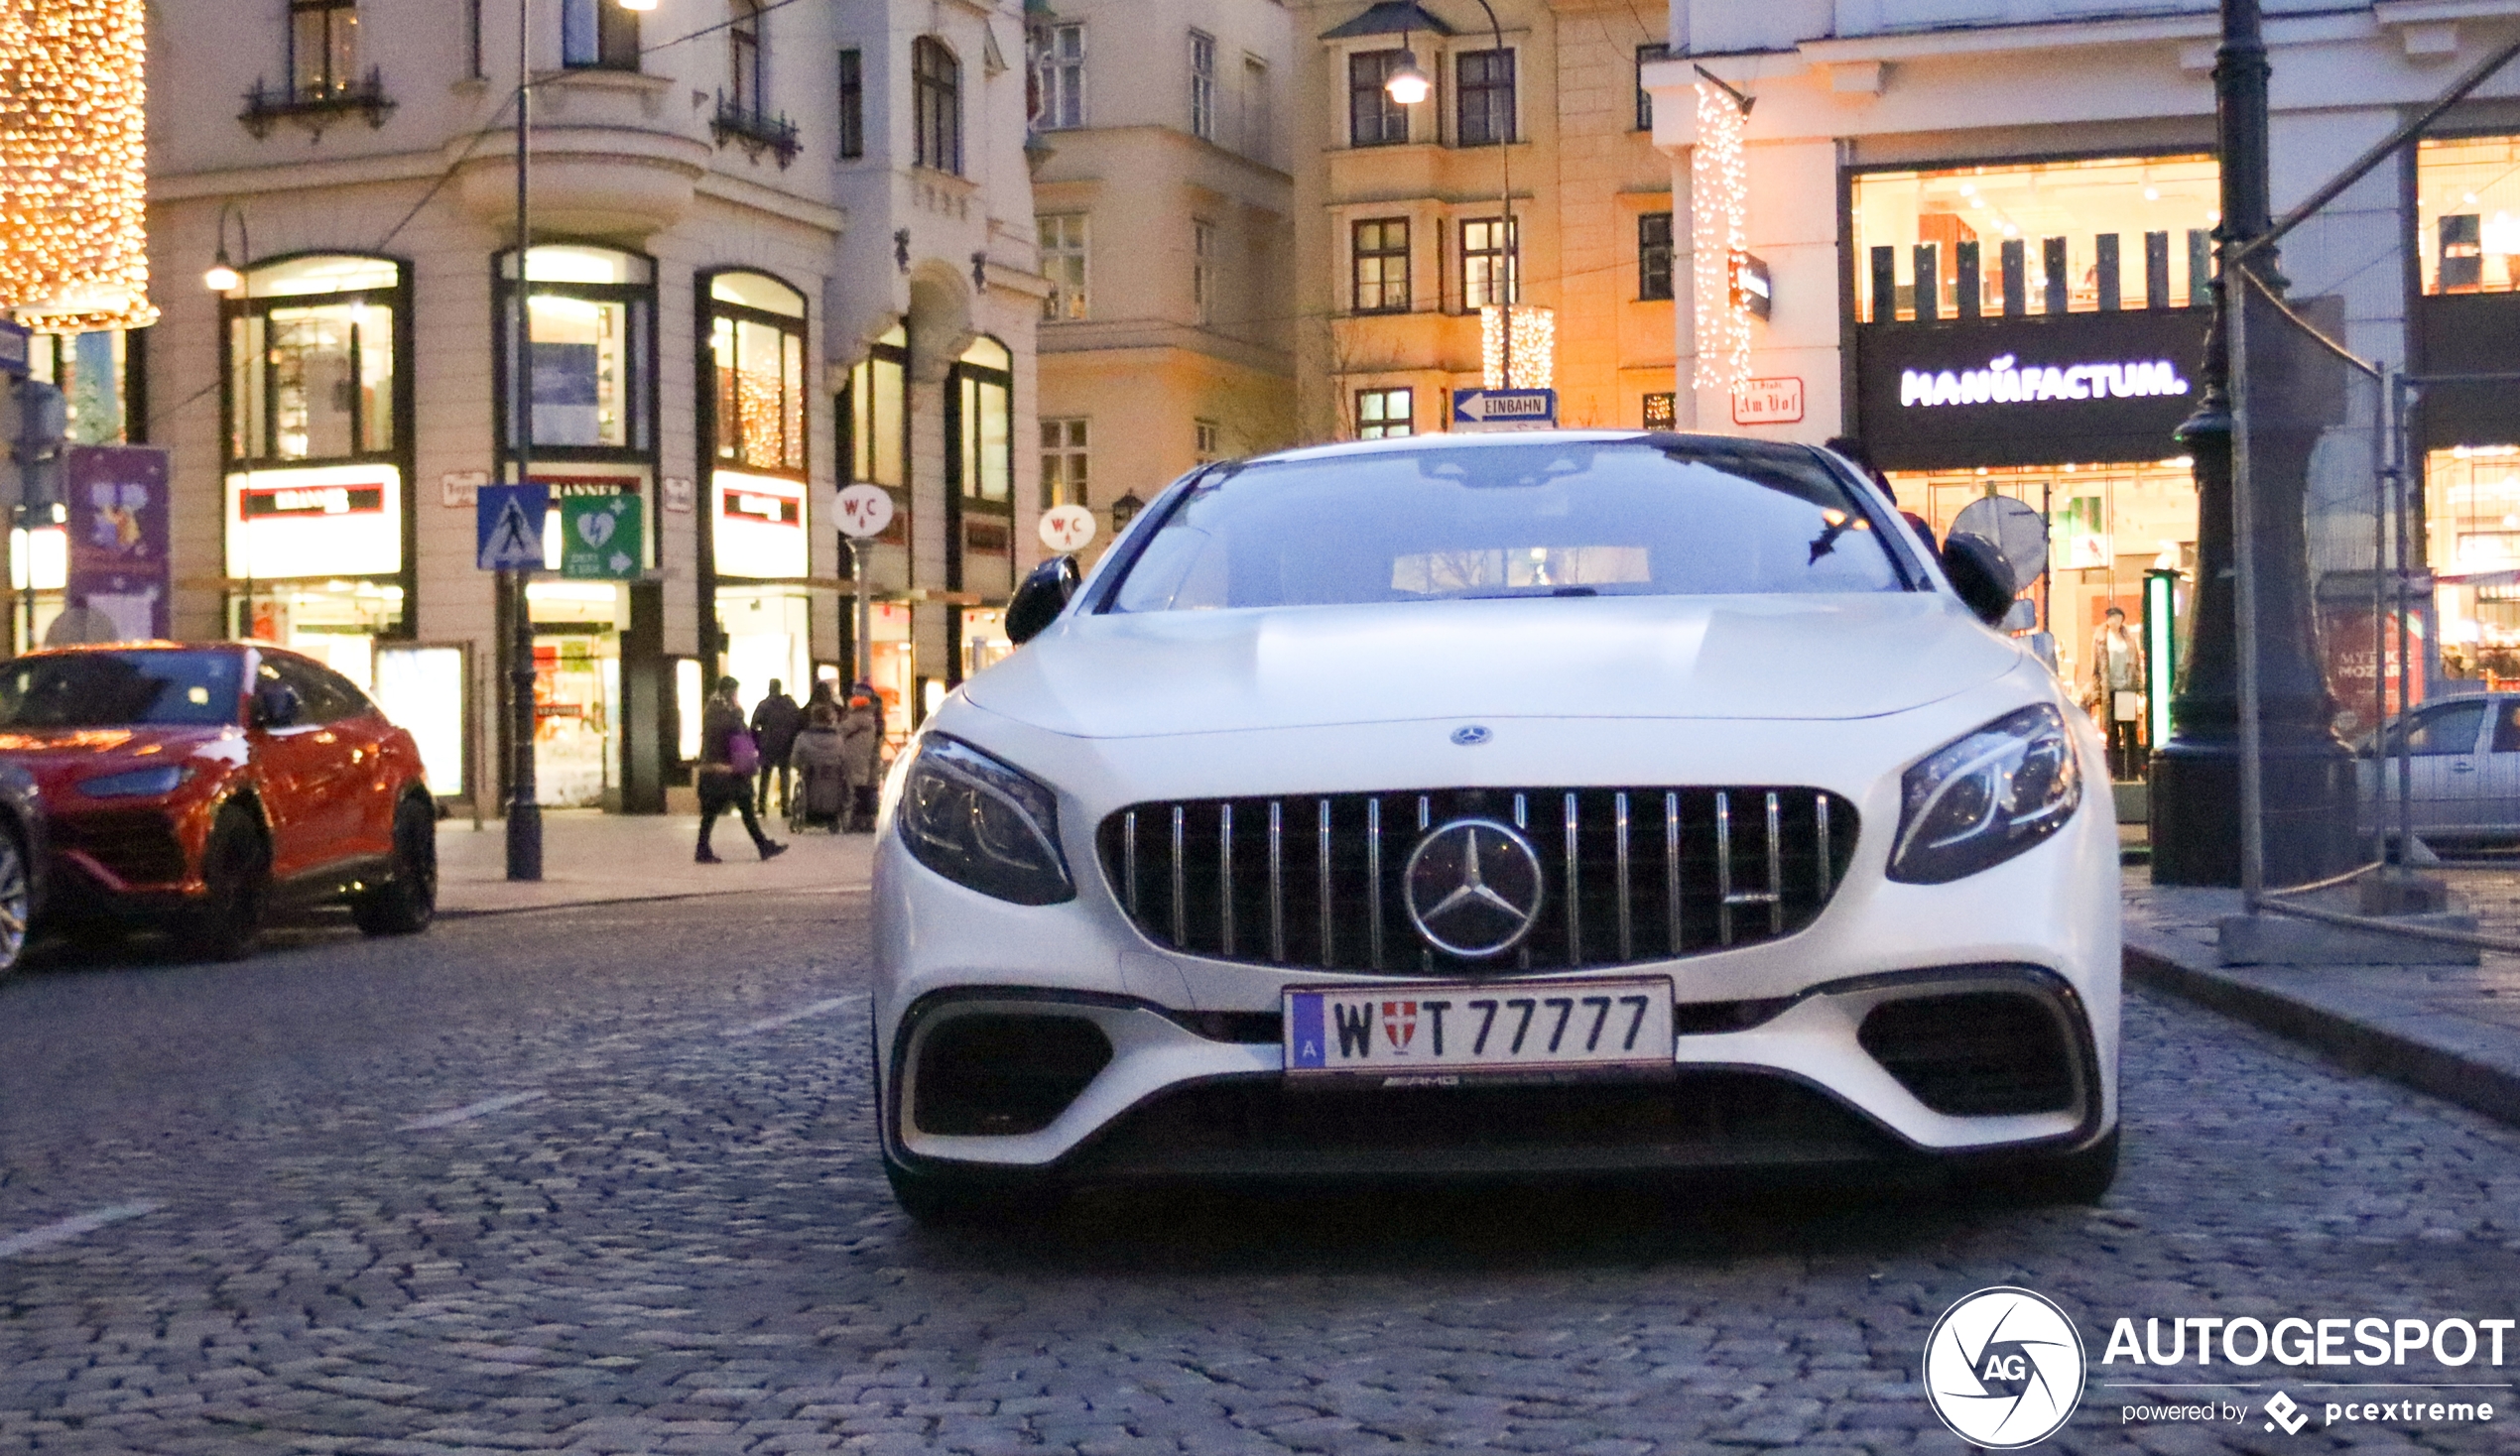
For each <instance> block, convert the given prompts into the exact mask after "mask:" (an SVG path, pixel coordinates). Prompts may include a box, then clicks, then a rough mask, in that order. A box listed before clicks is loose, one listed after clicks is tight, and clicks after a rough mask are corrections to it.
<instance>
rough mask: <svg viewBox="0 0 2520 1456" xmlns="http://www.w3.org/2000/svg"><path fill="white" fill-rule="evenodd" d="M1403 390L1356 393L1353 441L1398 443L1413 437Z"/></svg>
mask: <svg viewBox="0 0 2520 1456" xmlns="http://www.w3.org/2000/svg"><path fill="white" fill-rule="evenodd" d="M1415 433H1417V431H1416V429H1414V428H1413V427H1412V426H1411V423H1410V418H1409V391H1408V390H1406V389H1360V390H1358V391H1357V392H1356V437H1357V438H1358V439H1398V438H1400V437H1401V436H1402V435H1407V434H1415Z"/></svg>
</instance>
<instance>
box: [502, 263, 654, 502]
mask: <svg viewBox="0 0 2520 1456" xmlns="http://www.w3.org/2000/svg"><path fill="white" fill-rule="evenodd" d="M525 281H526V298H527V306H526V318H527V320H528V323H529V326H530V328H531V331H532V337H531V339H530V341H529V343H530V348H531V350H532V357H533V361H534V362H533V368H532V371H531V373H530V375H529V378H530V380H531V382H532V392H533V412H532V413H533V417H534V442H533V453H534V454H535V455H536V456H537V457H538V458H542V459H563V460H569V459H580V460H602V459H618V458H621V457H623V456H635V457H642V458H644V457H646V456H648V455H650V454H652V453H653V452H654V450H655V448H656V444H655V431H656V426H655V419H656V383H655V381H656V265H655V264H654V263H653V262H652V261H650V260H649V259H647V258H645V257H642V256H640V255H639V254H636V253H624V252H621V251H618V250H616V249H612V248H600V247H586V246H579V245H576V244H545V245H542V246H539V247H537V248H535V249H534V250H533V252H532V254H531V255H530V256H529V257H528V258H527V260H526V268H525ZM515 309H516V254H515V252H514V251H513V250H510V251H508V252H505V253H502V254H500V255H499V259H498V303H497V318H498V323H499V334H498V342H497V343H496V344H495V345H494V346H493V348H492V350H491V357H492V359H493V360H494V361H495V365H496V368H495V384H496V388H495V390H494V391H493V401H494V403H493V405H492V409H493V411H494V413H495V414H496V415H497V417H498V421H499V424H498V430H499V437H500V438H501V439H503V440H505V441H507V444H508V447H509V448H511V449H513V448H514V447H515V445H516V442H517V436H518V434H519V433H520V430H519V429H518V426H517V422H516V421H514V420H511V419H509V418H508V417H509V416H510V415H511V414H512V413H513V411H512V410H511V409H510V405H511V403H512V401H513V399H514V395H513V394H512V392H511V387H510V385H509V383H508V381H509V379H510V378H512V377H513V376H512V375H511V374H510V372H509V371H510V370H511V369H512V368H513V367H514V361H513V360H512V359H511V358H510V357H509V355H510V348H511V342H510V341H511V340H513V339H514V338H515V332H514V323H513V319H514V318H515Z"/></svg>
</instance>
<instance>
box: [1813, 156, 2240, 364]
mask: <svg viewBox="0 0 2520 1456" xmlns="http://www.w3.org/2000/svg"><path fill="white" fill-rule="evenodd" d="M1853 190H1854V198H1853V208H1852V210H1853V213H1854V218H1853V228H1852V231H1853V234H1854V244H1855V293H1856V302H1857V315H1856V316H1857V317H1858V319H1860V320H1862V321H1865V322H1871V323H1889V322H1894V321H1897V320H1902V319H1913V320H1917V321H1920V322H1932V321H1934V320H1936V319H1943V318H1976V317H1996V316H2004V317H2015V316H2020V315H2024V314H2046V313H2069V312H2071V313H2083V312H2106V311H2111V310H2115V309H2120V308H2130V309H2131V308H2185V307H2202V306H2204V305H2205V303H2206V300H2207V297H2208V292H2209V290H2210V287H2211V283H2212V277H2213V239H2212V229H2213V227H2214V225H2215V222H2216V220H2217V218H2218V217H2219V214H2218V213H2217V212H2216V211H2215V210H2214V209H2215V208H2216V206H2217V205H2218V204H2219V196H2220V191H2221V184H2220V181H2219V174H2218V172H2217V170H2216V169H2215V166H2214V162H2213V159H2212V158H2211V157H2206V156H2182V157H2121V158H2105V159H2095V160H2091V161H2080V162H2048V163H2027V164H2022V165H2017V166H2008V167H1975V166H1972V167H1954V168H1949V169H1945V170H1941V171H1933V172H1923V171H1906V170H1901V171H1895V172H1867V173H1858V174H1857V175H1856V176H1855V178H1854V188H1853ZM1920 278H1922V280H1923V282H1922V285H1920V283H1919V279H1920Z"/></svg>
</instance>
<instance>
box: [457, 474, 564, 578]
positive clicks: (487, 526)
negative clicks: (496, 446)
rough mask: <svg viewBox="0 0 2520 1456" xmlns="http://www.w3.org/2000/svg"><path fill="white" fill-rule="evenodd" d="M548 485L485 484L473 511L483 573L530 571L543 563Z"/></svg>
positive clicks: (478, 561) (549, 495) (549, 503)
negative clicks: (544, 519)
mask: <svg viewBox="0 0 2520 1456" xmlns="http://www.w3.org/2000/svg"><path fill="white" fill-rule="evenodd" d="M551 508H552V488H551V487H550V486H549V485H545V484H542V483H539V482H538V483H535V484H532V485H485V486H483V487H481V489H480V493H479V497H478V500H477V502H476V504H475V507H474V510H475V515H474V518H473V520H474V531H475V533H476V535H475V540H476V542H477V543H478V549H477V551H476V553H475V555H476V559H475V561H474V564H475V565H478V566H479V567H480V568H481V569H482V570H484V571H531V570H533V569H534V568H535V567H537V566H540V565H542V564H543V518H544V517H545V516H546V515H547V514H549V513H550V511H551Z"/></svg>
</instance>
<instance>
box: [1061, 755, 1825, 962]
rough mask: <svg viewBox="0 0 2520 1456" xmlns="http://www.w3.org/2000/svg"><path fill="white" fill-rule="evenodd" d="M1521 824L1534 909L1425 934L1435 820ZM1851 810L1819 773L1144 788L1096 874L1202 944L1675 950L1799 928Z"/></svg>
mask: <svg viewBox="0 0 2520 1456" xmlns="http://www.w3.org/2000/svg"><path fill="white" fill-rule="evenodd" d="M1465 817H1477V818H1487V819H1493V820H1496V821H1498V822H1500V823H1510V824H1512V825H1514V826H1515V827H1516V828H1517V829H1518V830H1519V831H1520V832H1521V833H1522V834H1523V836H1524V837H1525V838H1526V839H1528V840H1529V841H1530V842H1531V844H1532V846H1533V847H1534V848H1535V849H1537V850H1538V851H1539V853H1540V860H1541V876H1542V881H1543V884H1544V886H1545V899H1544V901H1543V903H1542V906H1541V910H1540V915H1539V919H1538V921H1537V922H1536V923H1535V924H1534V925H1533V927H1532V930H1531V932H1530V933H1529V934H1528V935H1527V936H1526V937H1525V938H1524V939H1523V941H1522V943H1521V944H1519V945H1517V946H1515V947H1514V948H1513V949H1511V950H1509V951H1506V952H1504V953H1503V954H1501V955H1497V956H1493V957H1490V958H1486V959H1479V960H1471V959H1464V958H1460V957H1455V956H1452V955H1449V954H1446V953H1445V952H1443V951H1440V950H1436V949H1434V948H1432V947H1430V946H1429V945H1428V944H1427V943H1426V941H1425V940H1423V939H1422V938H1421V937H1420V936H1419V934H1418V932H1417V930H1416V929H1415V927H1414V926H1413V925H1412V924H1411V922H1410V917H1409V912H1408V910H1407V908H1406V905H1405V900H1404V887H1403V884H1402V876H1403V872H1404V866H1405V865H1406V864H1407V862H1408V859H1409V855H1410V852H1411V850H1412V849H1414V848H1415V847H1416V846H1417V844H1418V842H1419V840H1420V839H1422V838H1423V837H1425V835H1426V833H1427V832H1428V831H1429V830H1430V829H1434V828H1439V827H1441V826H1443V825H1444V824H1446V823H1448V822H1450V821H1452V820H1454V819H1459V818H1465ZM1855 830H1856V823H1855V808H1854V805H1853V804H1851V803H1849V802H1848V801H1847V800H1845V799H1843V798H1840V797H1838V796H1837V795H1835V794H1832V793H1828V792H1827V791H1825V790H1822V789H1793V788H1767V787H1764V786H1759V787H1749V788H1721V789H1709V788H1645V789H1411V790H1404V791H1398V792H1391V793H1373V794H1367V793H1334V794H1302V795H1294V794H1291V795H1286V796H1282V797H1275V798H1230V799H1214V798H1210V799H1187V800H1181V801H1175V802H1160V803H1141V804H1133V805H1131V806H1130V807H1128V808H1125V809H1122V810H1120V811H1119V812H1117V813H1114V814H1112V815H1110V816H1109V817H1107V818H1105V819H1104V820H1103V821H1102V826H1101V829H1100V831H1099V835H1098V841H1099V848H1100V850H1101V856H1102V869H1103V874H1104V875H1105V876H1106V877H1107V878H1108V880H1109V882H1110V884H1111V887H1112V890H1113V893H1114V894H1115V895H1116V896H1117V897H1118V899H1119V902H1120V906H1121V908H1122V909H1123V910H1126V911H1127V912H1128V915H1129V918H1130V919H1131V920H1132V921H1134V922H1135V923H1136V925H1137V927H1138V928H1139V929H1140V930H1142V931H1144V932H1145V934H1146V935H1147V937H1148V938H1149V939H1151V940H1154V941H1155V942H1156V943H1158V944H1160V945H1163V946H1165V947H1167V948H1169V949H1173V950H1178V951H1181V952H1183V953H1185V954H1189V955H1199V956H1209V957H1214V958H1218V959H1222V960H1238V961H1250V962H1253V963H1256V964H1262V965H1286V966H1300V967H1304V968H1308V969H1319V970H1338V971H1361V972H1376V971H1379V972H1386V973H1390V974H1395V975H1415V974H1423V973H1426V972H1429V971H1448V972H1454V973H1459V972H1472V973H1482V974H1497V973H1500V972H1515V971H1534V972H1539V971H1556V970H1564V969H1566V968H1568V967H1571V966H1613V965H1623V964H1629V963H1633V962H1638V961H1653V960H1668V959H1670V958H1672V957H1674V956H1683V955H1694V954H1699V953H1701V952H1704V951H1710V950H1720V949H1724V948H1726V947H1729V946H1738V945H1750V944H1755V943H1757V942H1759V941H1763V940H1773V939H1775V938H1777V937H1778V936H1781V935H1791V934H1793V933H1794V932H1795V931H1797V930H1800V929H1802V928H1803V927H1804V926H1806V925H1808V924H1810V923H1811V922H1812V921H1813V920H1814V919H1816V918H1818V917H1819V915H1820V912H1821V910H1822V909H1823V908H1824V907H1826V906H1827V904H1828V898H1829V896H1830V894H1831V893H1832V892H1833V891H1834V890H1835V889H1836V887H1837V884H1838V883H1839V881H1840V880H1842V879H1843V878H1844V876H1845V873H1846V866H1847V864H1848V863H1849V862H1850V861H1851V860H1852V859H1853V857H1854V849H1855Z"/></svg>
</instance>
